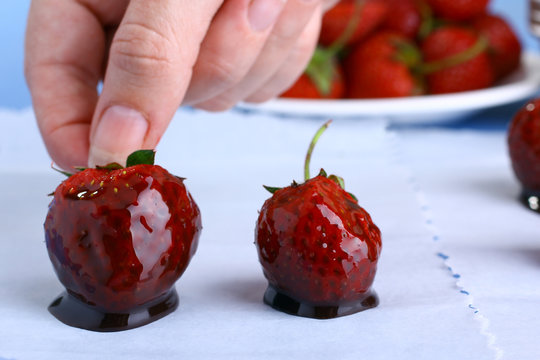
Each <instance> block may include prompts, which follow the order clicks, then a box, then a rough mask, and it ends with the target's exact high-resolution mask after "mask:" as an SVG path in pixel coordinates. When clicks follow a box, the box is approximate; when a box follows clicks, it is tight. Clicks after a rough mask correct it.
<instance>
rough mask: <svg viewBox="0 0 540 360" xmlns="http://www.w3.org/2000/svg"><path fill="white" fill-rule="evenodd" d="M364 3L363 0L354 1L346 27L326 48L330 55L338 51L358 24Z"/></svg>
mask: <svg viewBox="0 0 540 360" xmlns="http://www.w3.org/2000/svg"><path fill="white" fill-rule="evenodd" d="M364 3H365V0H356V1H355V2H354V13H353V15H352V16H351V18H350V19H349V23H348V24H347V27H346V28H345V30H343V32H342V33H341V35H340V36H339V37H338V38H337V39H336V40H335V41H334V42H333V43H332V44H330V46H329V47H328V50H329V52H330V53H332V55H335V54H337V53H338V52H340V51H341V50H342V49H343V48H344V47H345V45H346V44H347V42H348V41H349V40H350V38H351V37H352V36H353V34H354V32H355V31H356V28H357V27H358V24H360V19H361V14H362V8H363V7H364Z"/></svg>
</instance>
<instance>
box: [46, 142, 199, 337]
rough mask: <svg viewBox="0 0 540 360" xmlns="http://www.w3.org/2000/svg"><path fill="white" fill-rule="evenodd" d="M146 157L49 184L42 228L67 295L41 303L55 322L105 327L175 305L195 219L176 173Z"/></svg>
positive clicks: (145, 318) (136, 321) (139, 320)
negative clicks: (53, 187) (50, 196)
mask: <svg viewBox="0 0 540 360" xmlns="http://www.w3.org/2000/svg"><path fill="white" fill-rule="evenodd" d="M153 157H154V155H153V151H140V152H135V153H134V154H132V155H131V156H130V157H129V158H128V160H127V164H128V166H127V167H126V168H122V167H121V166H120V165H118V164H110V165H108V166H106V167H101V168H96V169H85V170H83V171H80V172H77V173H75V174H73V175H71V176H70V177H69V178H68V179H66V180H64V181H63V182H62V183H61V184H60V185H59V186H58V187H57V188H56V190H55V192H54V197H53V200H52V202H51V203H50V205H49V211H48V214H47V218H46V220H45V224H44V227H45V239H46V244H47V250H48V252H49V257H50V259H51V262H52V264H53V267H54V270H55V271H56V274H57V275H58V278H59V280H60V282H61V283H62V284H63V285H64V286H65V287H66V289H67V292H68V294H69V295H63V296H61V297H60V298H58V299H57V300H56V301H55V302H53V304H51V306H50V308H49V310H50V311H51V312H52V313H53V315H55V316H56V317H57V318H58V319H59V320H61V321H63V322H65V323H67V324H69V325H72V326H76V327H81V328H85V329H90V330H98V331H112V330H121V329H125V328H131V327H135V326H140V325H143V324H144V323H147V322H149V321H153V320H156V319H158V318H160V317H162V316H164V315H166V314H167V313H168V312H170V311H173V310H174V309H175V308H176V305H177V304H178V300H177V296H176V292H175V290H174V283H175V281H176V280H177V279H178V278H179V277H180V275H182V273H183V272H184V270H185V269H186V267H187V265H188V263H189V261H190V259H191V257H192V256H193V254H194V253H195V250H196V248H197V242H198V238H199V235H200V231H201V217H200V212H199V208H198V207H197V204H196V203H195V201H194V200H193V198H192V197H191V195H190V194H189V193H188V191H187V189H186V187H185V186H184V184H183V179H181V178H179V177H177V176H174V175H171V174H170V173H169V172H167V171H166V170H165V169H163V168H162V167H160V166H158V165H153ZM130 313H134V314H133V317H131V318H130ZM137 313H138V314H137ZM99 314H101V315H99ZM128 319H129V321H128Z"/></svg>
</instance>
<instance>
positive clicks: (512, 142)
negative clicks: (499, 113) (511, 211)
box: [508, 99, 540, 212]
mask: <svg viewBox="0 0 540 360" xmlns="http://www.w3.org/2000/svg"><path fill="white" fill-rule="evenodd" d="M508 149H509V153H510V158H511V160H512V168H513V169H514V173H515V174H516V177H517V178H518V180H519V182H520V183H521V185H522V187H523V189H522V193H521V198H520V199H521V201H522V202H523V203H524V204H525V205H526V206H527V207H529V208H530V209H531V210H534V211H537V212H540V99H535V100H532V101H530V102H528V103H527V104H526V105H525V106H523V107H522V108H521V109H520V110H519V111H518V112H517V113H516V115H515V116H514V118H513V120H512V122H511V123H510V127H509V129H508Z"/></svg>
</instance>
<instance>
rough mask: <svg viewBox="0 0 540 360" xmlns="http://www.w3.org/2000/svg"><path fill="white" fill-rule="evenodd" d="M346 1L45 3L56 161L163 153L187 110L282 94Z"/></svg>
mask: <svg viewBox="0 0 540 360" xmlns="http://www.w3.org/2000/svg"><path fill="white" fill-rule="evenodd" d="M336 2H337V0H326V1H324V0H204V1H193V0H115V1H110V0H33V2H32V5H31V7H30V12H29V14H28V24H27V32H26V44H25V53H26V54H25V75H26V79H27V82H28V86H29V89H30V92H31V94H32V101H33V106H34V111H35V114H36V119H37V122H38V125H39V129H40V131H41V134H42V137H43V140H44V142H45V145H46V147H47V150H48V152H49V154H50V156H51V158H52V159H53V161H54V162H55V163H56V164H57V165H58V166H60V167H61V168H63V169H66V170H68V171H70V170H73V167H75V166H95V165H105V164H108V163H111V162H118V163H120V164H123V163H125V159H126V158H127V155H128V154H130V153H131V152H133V151H135V150H138V149H143V148H144V149H153V148H155V147H156V145H157V144H158V142H159V139H160V138H161V136H162V135H163V133H164V132H165V130H166V128H167V126H168V124H169V122H170V121H171V119H172V117H173V115H174V113H175V112H176V110H177V109H178V107H179V106H180V105H182V104H186V105H190V106H193V107H197V108H201V109H205V110H209V111H222V110H226V109H229V108H230V107H232V106H234V105H235V104H236V103H237V102H239V101H252V102H262V101H266V100H268V99H270V98H272V97H275V96H276V95H278V94H279V93H281V92H283V91H284V90H286V89H287V88H288V87H290V86H291V85H292V84H293V83H294V81H295V80H296V78H297V77H298V76H300V74H301V73H302V71H303V70H304V68H305V66H306V65H307V63H308V61H309V59H310V57H311V54H312V52H313V50H314V48H315V45H316V42H317V39H318V35H319V30H320V22H321V17H322V14H323V12H324V11H325V10H327V9H329V8H330V7H332V6H333V5H335V3H336ZM101 81H102V82H103V83H102V90H101V93H98V85H99V84H100V82H101Z"/></svg>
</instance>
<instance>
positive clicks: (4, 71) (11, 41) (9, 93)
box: [0, 0, 538, 109]
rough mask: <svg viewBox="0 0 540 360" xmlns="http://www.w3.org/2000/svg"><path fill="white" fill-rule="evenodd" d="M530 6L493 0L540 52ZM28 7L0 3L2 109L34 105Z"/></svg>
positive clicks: (16, 1) (18, 1) (522, 0)
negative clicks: (27, 60)
mask: <svg viewBox="0 0 540 360" xmlns="http://www.w3.org/2000/svg"><path fill="white" fill-rule="evenodd" d="M65 1H69V0H65ZM109 1H110V0H109ZM527 4H528V1H527V0H492V3H491V9H492V10H493V12H496V13H498V14H501V15H504V16H505V17H506V18H507V19H508V20H509V21H510V22H511V23H512V24H513V25H514V28H515V29H516V31H517V32H518V33H519V35H520V36H521V39H522V41H523V44H524V47H525V48H526V49H528V50H533V51H538V44H537V41H536V40H535V39H534V38H532V36H530V34H529V32H528V30H527V17H528V8H527V6H528V5H527ZM29 5H30V0H2V1H0V54H1V56H2V57H1V59H0V107H4V108H6V107H7V108H14V109H19V108H24V107H28V106H30V105H31V101H30V94H29V93H28V89H27V88H26V83H25V81H24V75H23V59H24V31H25V26H26V15H27V12H28V7H29Z"/></svg>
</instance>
